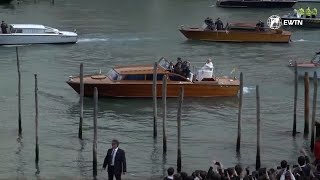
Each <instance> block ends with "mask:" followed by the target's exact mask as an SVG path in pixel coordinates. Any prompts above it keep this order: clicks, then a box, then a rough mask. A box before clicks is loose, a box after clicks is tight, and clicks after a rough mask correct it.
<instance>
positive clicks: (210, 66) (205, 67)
mask: <svg viewBox="0 0 320 180" xmlns="http://www.w3.org/2000/svg"><path fill="white" fill-rule="evenodd" d="M202 69H203V70H210V71H212V70H213V64H212V62H209V63H206V64H205V65H204V66H203V67H202Z"/></svg>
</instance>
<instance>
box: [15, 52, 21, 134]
mask: <svg viewBox="0 0 320 180" xmlns="http://www.w3.org/2000/svg"><path fill="white" fill-rule="evenodd" d="M16 56H17V70H18V113H19V115H18V116H19V117H18V124H19V135H21V134H22V125H21V73H20V60H19V51H18V47H17V46H16Z"/></svg>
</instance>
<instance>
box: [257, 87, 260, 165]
mask: <svg viewBox="0 0 320 180" xmlns="http://www.w3.org/2000/svg"><path fill="white" fill-rule="evenodd" d="M256 101H257V156H256V170H258V169H260V166H261V161H260V94H259V86H258V85H257V86H256Z"/></svg>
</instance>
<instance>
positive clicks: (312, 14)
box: [293, 7, 318, 18]
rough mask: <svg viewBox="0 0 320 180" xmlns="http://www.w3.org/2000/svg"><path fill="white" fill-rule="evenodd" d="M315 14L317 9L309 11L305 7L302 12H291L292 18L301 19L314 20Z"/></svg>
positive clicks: (301, 9) (300, 10) (308, 8)
mask: <svg viewBox="0 0 320 180" xmlns="http://www.w3.org/2000/svg"><path fill="white" fill-rule="evenodd" d="M317 14H318V10H317V8H313V9H312V10H311V9H310V7H307V8H306V10H304V9H303V8H300V9H299V10H297V9H294V10H293V16H294V17H298V18H303V17H306V18H316V17H317Z"/></svg>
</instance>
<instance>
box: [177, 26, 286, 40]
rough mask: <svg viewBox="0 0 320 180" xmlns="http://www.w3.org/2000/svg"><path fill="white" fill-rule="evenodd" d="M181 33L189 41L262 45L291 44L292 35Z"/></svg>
mask: <svg viewBox="0 0 320 180" xmlns="http://www.w3.org/2000/svg"><path fill="white" fill-rule="evenodd" d="M180 32H181V33H182V34H183V35H184V36H185V37H186V38H188V39H191V40H201V41H215V42H261V43H289V42H290V37H291V33H286V32H282V33H280V34H277V33H272V32H250V31H229V32H226V31H225V30H222V31H203V30H202V31H201V30H185V29H180Z"/></svg>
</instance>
